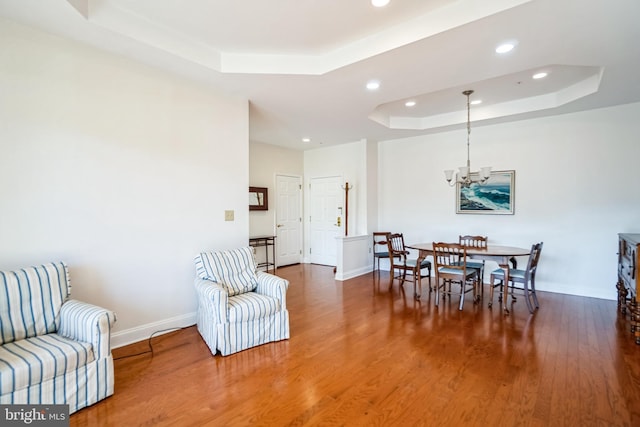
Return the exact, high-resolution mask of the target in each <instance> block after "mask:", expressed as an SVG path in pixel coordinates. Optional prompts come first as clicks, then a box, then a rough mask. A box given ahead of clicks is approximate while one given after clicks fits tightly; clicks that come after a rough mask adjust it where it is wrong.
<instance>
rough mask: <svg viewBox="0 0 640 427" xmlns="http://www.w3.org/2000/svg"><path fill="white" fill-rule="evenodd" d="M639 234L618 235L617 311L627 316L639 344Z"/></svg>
mask: <svg viewBox="0 0 640 427" xmlns="http://www.w3.org/2000/svg"><path fill="white" fill-rule="evenodd" d="M639 263H640V234H627V233H620V234H618V283H617V285H616V288H617V289H618V309H619V310H620V312H621V313H622V314H624V315H627V314H628V315H629V320H630V322H631V333H632V334H633V335H634V337H635V340H636V344H640V307H639V305H638V292H637V291H638V283H639V282H640V280H639V279H638V264H639Z"/></svg>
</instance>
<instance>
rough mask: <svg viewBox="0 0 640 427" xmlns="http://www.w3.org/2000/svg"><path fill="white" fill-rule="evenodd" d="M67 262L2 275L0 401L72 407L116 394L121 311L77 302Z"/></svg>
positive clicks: (71, 410)
mask: <svg viewBox="0 0 640 427" xmlns="http://www.w3.org/2000/svg"><path fill="white" fill-rule="evenodd" d="M70 296H71V284H70V282H69V273H68V270H67V266H66V264H65V263H63V262H57V263H49V264H44V265H41V266H37V267H28V268H23V269H21V270H16V271H2V272H0V404H33V405H40V404H67V405H69V413H70V414H72V413H74V412H76V411H78V410H80V409H82V408H84V407H86V406H89V405H93V404H94V403H96V402H98V401H99V400H102V399H104V398H106V397H108V396H111V395H112V394H113V390H114V377H113V357H112V356H111V343H110V339H111V327H112V326H113V324H114V323H115V320H116V318H115V314H114V313H113V312H111V311H109V310H105V309H103V308H101V307H97V306H95V305H91V304H87V303H84V302H81V301H77V300H72V299H70Z"/></svg>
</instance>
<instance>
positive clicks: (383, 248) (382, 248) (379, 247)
mask: <svg viewBox="0 0 640 427" xmlns="http://www.w3.org/2000/svg"><path fill="white" fill-rule="evenodd" d="M390 234H391V233H390V232H388V231H374V232H373V248H372V249H371V251H372V252H373V269H374V271H377V272H378V274H380V260H381V259H388V258H389V249H388V248H387V240H388V239H389V235H390Z"/></svg>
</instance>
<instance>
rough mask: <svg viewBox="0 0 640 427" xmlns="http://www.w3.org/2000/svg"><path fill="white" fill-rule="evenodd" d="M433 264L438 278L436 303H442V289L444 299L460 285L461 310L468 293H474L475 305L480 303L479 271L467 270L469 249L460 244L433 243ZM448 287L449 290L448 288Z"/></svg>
mask: <svg viewBox="0 0 640 427" xmlns="http://www.w3.org/2000/svg"><path fill="white" fill-rule="evenodd" d="M433 262H434V271H435V276H436V286H435V288H436V301H435V305H436V307H437V306H438V304H439V302H440V292H441V291H440V289H442V293H443V296H442V299H445V298H446V296H447V295H449V297H451V295H452V294H453V293H454V292H453V290H452V284H453V283H458V284H459V285H460V292H459V295H460V305H459V310H462V308H463V306H464V296H465V294H466V293H467V292H473V301H474V303H475V302H477V301H478V294H477V286H478V270H476V269H473V268H467V247H466V246H464V245H461V244H459V243H442V242H440V243H436V242H434V243H433ZM447 286H448V288H447Z"/></svg>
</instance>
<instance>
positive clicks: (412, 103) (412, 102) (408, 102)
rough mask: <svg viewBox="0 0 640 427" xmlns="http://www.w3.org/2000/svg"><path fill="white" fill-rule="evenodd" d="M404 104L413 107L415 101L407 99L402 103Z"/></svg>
mask: <svg viewBox="0 0 640 427" xmlns="http://www.w3.org/2000/svg"><path fill="white" fill-rule="evenodd" d="M404 105H405V106H407V107H415V105H416V101H407V102H405V103H404Z"/></svg>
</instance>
